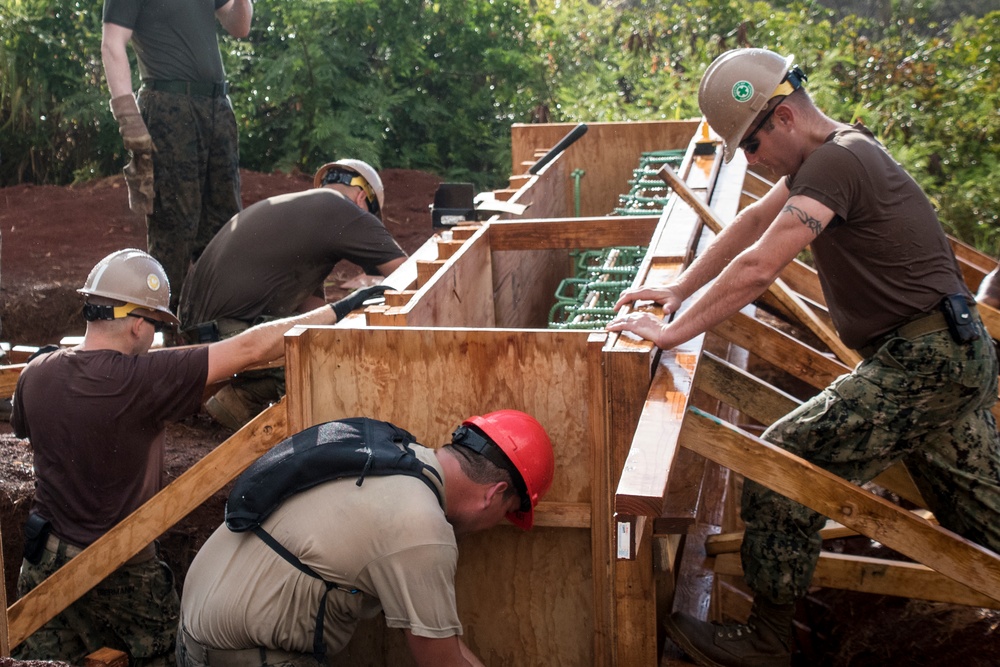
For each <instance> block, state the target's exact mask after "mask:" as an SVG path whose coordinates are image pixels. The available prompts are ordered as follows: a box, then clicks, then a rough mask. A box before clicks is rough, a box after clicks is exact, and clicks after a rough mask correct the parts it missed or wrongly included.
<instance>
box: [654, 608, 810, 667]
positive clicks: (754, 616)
mask: <svg viewBox="0 0 1000 667" xmlns="http://www.w3.org/2000/svg"><path fill="white" fill-rule="evenodd" d="M794 617H795V605H794V604H781V605H779V604H772V603H771V602H768V601H766V600H760V599H757V600H754V603H753V609H752V610H751V611H750V618H749V620H747V622H746V624H745V625H743V624H737V623H730V624H726V625H718V624H716V623H708V622H705V621H699V620H698V619H696V618H693V617H691V616H688V615H687V614H681V613H679V612H675V613H673V614H671V615H670V617H669V618H668V619H667V621H666V623H665V625H666V628H667V633H668V634H669V635H670V637H671V638H672V639H673V640H674V641H675V642H677V645H678V646H680V647H681V648H682V649H684V652H685V653H687V654H688V655H689V656H690V657H691V658H692V659H694V661H695V662H696V663H698V664H699V665H705V666H707V667H791V664H792V650H791V638H792V619H793V618H794Z"/></svg>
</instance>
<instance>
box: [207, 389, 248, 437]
mask: <svg viewBox="0 0 1000 667" xmlns="http://www.w3.org/2000/svg"><path fill="white" fill-rule="evenodd" d="M205 412H207V413H208V414H209V416H210V417H211V418H212V419H214V420H215V421H217V422H219V423H220V424H222V425H223V426H225V427H226V428H229V429H232V430H234V431H238V430H240V429H241V428H243V426H244V425H245V424H246V423H247V422H248V421H250V420H251V419H253V418H254V417H256V416H257V413H258V412H259V410H257V406H256V402H255V401H254V400H253V399H252V398H251V397H250V395H249V394H247V393H246V392H245V391H243V390H242V389H238V388H236V387H234V386H233V385H231V384H227V385H226V386H225V387H223V388H222V389H220V390H219V391H217V392H215V394H214V395H213V396H212V397H210V398H209V399H208V400H207V401H205Z"/></svg>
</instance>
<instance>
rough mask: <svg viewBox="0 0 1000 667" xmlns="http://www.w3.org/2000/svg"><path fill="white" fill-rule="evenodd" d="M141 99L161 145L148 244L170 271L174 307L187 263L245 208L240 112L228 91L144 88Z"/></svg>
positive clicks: (155, 165)
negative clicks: (205, 93) (215, 93)
mask: <svg viewBox="0 0 1000 667" xmlns="http://www.w3.org/2000/svg"><path fill="white" fill-rule="evenodd" d="M138 104H139V109H140V110H141V112H142V117H143V120H144V121H145V122H146V127H147V128H149V134H150V136H152V137H153V145H154V146H155V151H154V153H153V174H154V189H155V197H154V201H153V213H152V214H151V215H148V216H146V243H147V246H148V248H147V249H148V251H149V254H151V255H152V256H153V257H155V258H156V259H157V260H159V262H160V263H161V264H162V265H163V269H164V271H166V273H167V278H168V279H169V280H170V292H171V307H172V308H174V309H176V306H177V300H178V298H179V295H180V292H181V285H182V283H183V281H184V277H185V276H186V275H187V271H188V267H189V266H190V265H191V263H192V262H194V260H196V259H197V258H198V256H199V255H201V252H202V251H203V250H204V249H205V246H206V245H208V242H209V241H211V240H212V237H214V236H215V233H216V232H218V231H219V229H220V228H221V227H222V226H223V225H224V224H226V222H228V221H229V219H230V218H231V217H233V216H234V215H236V214H237V213H238V212H239V211H240V210H241V208H242V204H241V202H240V170H239V167H240V154H239V137H238V134H237V129H236V116H235V115H234V114H233V107H232V104H231V103H230V101H229V98H228V97H203V96H197V95H191V96H189V95H183V94H177V93H166V92H161V91H153V90H149V89H146V88H143V89H141V90H140V92H139V97H138Z"/></svg>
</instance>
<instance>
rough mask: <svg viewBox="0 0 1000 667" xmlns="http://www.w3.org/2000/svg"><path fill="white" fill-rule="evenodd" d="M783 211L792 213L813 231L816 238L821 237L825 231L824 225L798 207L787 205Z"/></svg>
mask: <svg viewBox="0 0 1000 667" xmlns="http://www.w3.org/2000/svg"><path fill="white" fill-rule="evenodd" d="M781 210H782V211H783V212H786V213H791V214H792V215H794V216H795V217H796V218H798V219H799V222H801V223H802V224H803V225H805V226H806V227H808V228H809V229H811V230H812V233H813V234H814V235H815V236H819V234H820V232H822V231H823V223H821V222H820V221H819V220H817V219H816V218H814V217H812V216H811V215H809V214H808V213H806V212H805V211H803V210H802V209H801V208H798V207H797V206H792V205H791V204H786V205H785V208H783V209H781Z"/></svg>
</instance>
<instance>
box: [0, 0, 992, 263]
mask: <svg viewBox="0 0 1000 667" xmlns="http://www.w3.org/2000/svg"><path fill="white" fill-rule="evenodd" d="M839 2H840V3H841V4H840V6H839V7H838V8H836V9H829V8H826V7H824V6H823V5H821V4H819V3H817V2H814V1H812V0H772V1H771V2H764V1H763V0H760V1H754V0H727V1H726V2H718V1H717V0H685V1H679V0H618V1H616V2H598V1H596V0H595V1H593V2H590V1H587V0H437V1H433V0H296V1H295V2H289V3H285V2H257V3H255V18H254V23H253V28H252V32H251V34H250V36H249V37H248V38H247V39H245V40H236V39H232V38H229V37H226V38H224V39H223V54H224V59H225V64H226V68H227V71H228V73H229V78H230V80H231V82H232V90H233V93H232V99H233V103H234V105H235V106H236V110H237V117H238V118H239V122H240V123H241V127H240V132H241V162H242V164H243V165H244V166H245V167H247V168H251V169H256V170H264V171H270V170H274V169H282V170H290V169H301V170H305V171H311V170H312V169H313V168H314V167H315V166H316V165H317V164H319V163H321V162H322V161H324V160H326V159H328V158H329V157H330V156H333V155H352V156H356V157H360V158H363V159H366V160H368V161H370V162H372V163H374V164H376V165H378V166H380V167H406V168H415V169H422V170H428V171H433V172H437V173H439V174H440V175H442V176H444V177H447V178H452V179H463V180H471V181H474V182H476V183H477V184H478V185H479V186H480V187H489V186H498V185H500V184H501V183H503V182H504V180H505V177H506V175H507V174H508V173H509V171H510V164H509V161H510V148H509V136H510V125H511V123H513V122H533V121H539V120H542V121H546V120H548V121H591V122H593V121H601V120H616V121H627V120H633V119H647V118H663V119H674V118H690V117H696V116H698V115H699V111H698V108H697V86H698V81H699V79H700V77H701V74H702V73H703V72H704V70H705V67H707V65H708V63H710V62H711V60H712V59H713V58H714V57H715V56H717V55H718V54H720V53H722V52H723V51H725V50H727V49H729V48H733V47H736V46H766V47H769V48H773V49H775V50H778V51H781V52H787V53H792V54H795V55H796V57H797V59H798V62H799V63H800V64H801V65H802V67H803V68H804V69H805V70H806V71H807V73H808V74H809V76H810V80H809V89H810V91H811V92H812V94H813V96H814V97H815V98H816V100H817V102H818V103H819V104H820V106H821V107H823V108H824V110H826V111H827V112H828V113H829V114H830V115H831V116H833V117H836V118H839V119H844V120H852V119H857V120H861V121H862V122H864V123H865V124H866V125H868V126H869V127H870V128H872V130H873V131H874V132H875V133H876V134H877V135H878V136H879V137H880V138H881V139H882V140H883V141H884V143H885V144H886V145H887V146H889V148H890V149H891V151H892V152H893V154H894V155H895V157H896V158H897V159H898V160H899V161H901V162H902V163H903V164H904V165H906V166H907V168H908V169H910V171H911V173H913V174H914V176H915V177H916V178H917V179H918V180H919V181H920V183H921V185H923V186H924V188H925V189H926V190H927V192H928V194H929V195H930V196H931V197H932V199H933V200H934V201H935V203H936V205H937V206H938V208H939V210H940V212H941V217H942V220H943V221H944V222H945V224H946V225H948V226H949V227H950V229H951V230H952V231H954V232H955V233H956V234H957V235H958V236H959V237H960V238H962V239H964V240H966V241H968V242H971V243H974V244H976V245H978V246H979V247H981V248H983V249H986V250H988V251H991V252H993V251H996V249H997V248H996V245H997V239H996V238H995V237H996V235H997V231H998V229H1000V148H998V146H1000V141H998V139H1000V136H998V135H1000V112H998V109H1000V92H998V88H997V86H998V83H997V82H998V80H1000V67H998V65H997V55H998V54H997V45H998V44H1000V12H993V13H985V12H984V11H983V8H984V7H985V8H990V7H993V8H995V6H996V4H997V0H963V1H962V2H961V3H960V4H956V2H955V1H950V2H944V0H926V1H924V2H913V1H911V0H839ZM101 6H102V0H61V1H57V0H0V185H10V184H14V183H19V182H25V181H27V182H38V183H42V182H46V183H57V184H60V183H67V182H71V181H73V180H79V179H86V178H92V177H97V176H103V175H107V174H110V173H113V172H115V171H117V170H118V169H120V167H121V165H122V164H123V162H124V159H125V156H124V155H123V154H122V149H121V143H120V140H119V138H118V133H117V126H116V124H115V122H114V120H113V119H112V118H111V114H110V112H109V111H108V105H107V89H106V87H105V84H104V77H103V71H102V67H101V63H100V32H101ZM855 10H856V11H855ZM959 11H961V12H962V13H959ZM976 12H979V15H977V14H976Z"/></svg>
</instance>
